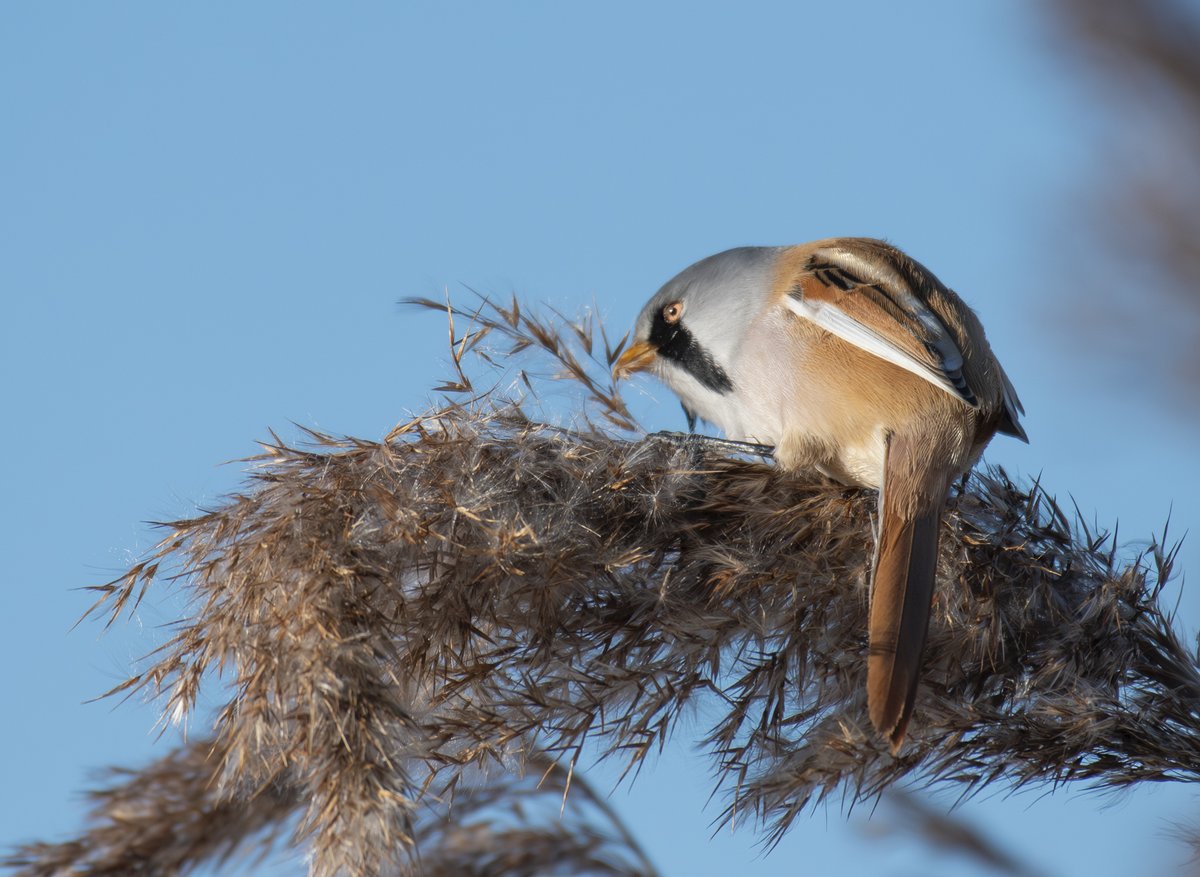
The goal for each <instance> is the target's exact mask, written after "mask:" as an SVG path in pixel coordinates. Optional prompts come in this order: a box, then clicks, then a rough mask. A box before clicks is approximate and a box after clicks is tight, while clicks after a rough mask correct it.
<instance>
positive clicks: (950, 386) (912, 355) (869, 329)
mask: <svg viewBox="0 0 1200 877" xmlns="http://www.w3.org/2000/svg"><path fill="white" fill-rule="evenodd" d="M879 249H880V251H881V252H880V253H876V252H874V251H872V250H870V249H865V248H863V247H856V246H854V245H852V244H847V245H836V244H831V245H827V246H823V247H821V248H819V249H817V250H814V251H813V253H812V254H811V256H809V258H808V260H807V262H806V263H805V266H804V270H803V272H801V273H800V274H799V276H798V278H797V282H796V283H795V285H794V286H793V287H792V288H791V289H790V290H789V291H788V294H787V295H786V296H785V297H784V301H785V303H786V304H787V306H788V308H789V309H791V310H792V311H793V312H794V313H796V314H798V315H799V316H801V317H803V318H804V319H806V320H811V321H812V322H814V323H816V324H817V325H818V326H820V327H821V328H822V329H824V330H825V331H827V332H829V333H831V334H833V335H836V336H838V337H839V338H841V339H842V340H843V341H848V342H849V343H851V344H853V345H855V346H856V347H859V348H861V349H862V350H865V351H866V352H868V353H871V354H873V355H875V356H878V357H879V358H881V359H886V360H887V361H888V362H890V363H892V364H893V365H897V366H899V367H900V368H902V369H905V370H906V371H910V372H912V373H913V374H915V375H917V376H918V377H920V378H924V379H925V380H927V381H929V382H930V383H931V384H933V385H934V386H936V387H940V388H941V389H943V390H945V391H946V392H947V393H950V394H951V395H953V396H955V397H956V398H958V399H961V400H962V401H963V402H965V403H967V404H968V405H970V406H971V407H972V408H975V407H978V405H979V401H978V399H977V398H976V396H975V393H974V391H973V390H972V389H971V387H970V386H969V385H968V384H967V381H966V379H965V378H964V377H963V373H962V367H963V356H962V351H961V350H959V348H958V345H957V344H956V343H955V341H954V338H953V337H952V336H951V335H950V333H949V332H948V331H947V329H946V326H945V325H944V324H943V323H942V321H941V320H940V319H939V318H938V316H937V314H935V313H934V312H933V310H932V309H931V308H930V307H929V305H928V304H926V302H925V301H924V299H923V297H922V296H921V295H919V294H918V292H917V291H916V290H915V289H914V288H913V283H912V282H911V281H910V280H909V279H908V278H907V277H906V276H905V274H906V273H907V272H902V271H901V270H899V267H898V266H894V265H892V264H890V263H889V261H888V260H887V259H886V258H884V257H883V256H885V255H886V253H887V252H888V250H884V249H883V246H882V245H881V246H880V247H879ZM888 249H889V250H890V248H888ZM912 267H913V268H915V269H919V266H917V265H916V263H912ZM922 279H925V278H922ZM928 280H929V281H931V282H932V283H934V284H936V283H937V281H936V279H934V278H932V277H930V278H928Z"/></svg>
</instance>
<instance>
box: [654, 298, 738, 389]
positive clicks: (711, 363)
mask: <svg viewBox="0 0 1200 877" xmlns="http://www.w3.org/2000/svg"><path fill="white" fill-rule="evenodd" d="M650 343H651V344H653V345H654V346H655V347H656V348H658V355H659V356H662V357H664V358H666V359H669V360H671V361H673V362H677V363H679V365H680V366H681V367H682V368H683V369H684V371H686V372H687V373H688V374H690V375H691V376H692V377H694V378H695V379H696V380H698V381H699V382H700V383H701V384H703V385H704V386H705V387H707V388H708V389H710V390H712V391H713V392H716V393H722V394H724V393H729V392H732V391H733V382H732V381H731V380H729V375H727V374H726V373H725V369H723V368H721V366H719V365H717V362H716V360H714V359H713V358H712V354H710V353H709V352H708V351H707V350H705V349H704V348H703V347H701V346H700V345H699V344H697V343H696V339H695V338H693V337H692V333H691V332H689V331H688V330H687V329H686V328H684V325H683V323H682V322H679V323H668V322H667V321H666V319H665V318H664V317H663V315H662V314H661V313H659V314H656V315H655V316H654V323H653V324H652V325H651V326H650Z"/></svg>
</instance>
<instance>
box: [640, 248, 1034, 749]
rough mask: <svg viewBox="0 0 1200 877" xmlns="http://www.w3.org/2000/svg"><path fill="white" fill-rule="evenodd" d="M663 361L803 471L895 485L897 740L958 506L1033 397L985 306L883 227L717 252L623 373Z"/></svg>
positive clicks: (876, 680)
mask: <svg viewBox="0 0 1200 877" xmlns="http://www.w3.org/2000/svg"><path fill="white" fill-rule="evenodd" d="M640 369H650V370H652V371H654V372H655V373H656V374H658V375H659V376H660V377H661V378H663V380H665V381H666V382H667V384H668V385H669V386H671V388H672V389H673V390H675V392H676V393H678V394H679V396H680V398H681V399H682V401H683V404H684V407H685V409H686V410H687V411H688V412H689V415H695V416H698V417H700V418H702V419H704V420H707V421H709V422H711V423H714V424H716V425H717V426H720V427H721V428H722V429H724V430H725V432H726V434H727V435H728V436H729V438H732V439H740V440H746V441H755V442H760V443H764V444H771V445H774V446H775V457H776V460H777V461H778V463H779V464H780V465H782V466H784V467H787V468H794V469H818V470H820V471H823V472H825V473H827V474H828V475H830V476H831V477H833V478H836V479H838V480H840V481H843V482H845V483H848V484H856V485H861V486H864V487H871V488H876V489H878V490H879V491H880V502H879V538H878V544H877V546H876V558H875V564H874V574H873V577H872V586H871V611H870V622H869V632H868V639H869V656H868V662H867V702H868V712H869V714H870V718H871V722H872V723H873V724H874V726H875V727H876V729H877V730H878V731H879V732H880V733H881V734H882V735H883V736H885V737H887V738H888V740H889V741H890V743H891V745H892V747H893V749H896V748H898V747H899V746H900V744H901V743H902V742H903V740H904V736H905V733H906V730H907V727H908V721H909V718H910V716H911V713H912V708H913V702H914V698H915V695H916V690H917V680H918V677H919V670H920V661H921V653H922V650H923V648H924V643H925V636H926V629H927V626H928V620H929V610H930V603H931V600H932V597H933V593H934V580H935V573H936V562H937V543H938V531H939V529H940V517H941V510H942V506H943V504H944V502H945V498H946V494H947V491H948V489H949V485H950V483H951V481H952V480H953V479H955V478H956V477H958V476H960V475H961V474H962V473H964V472H965V471H967V470H968V469H969V468H970V467H971V466H972V465H974V463H975V461H976V460H977V459H978V458H979V455H980V454H981V453H982V451H983V448H984V446H985V445H986V444H987V443H988V441H989V440H990V439H991V437H992V436H993V435H994V434H995V433H996V432H997V431H1003V432H1006V433H1009V434H1011V435H1015V436H1017V437H1019V438H1022V439H1024V438H1025V435H1024V432H1023V430H1022V429H1021V427H1020V426H1019V424H1018V417H1019V414H1020V411H1021V407H1020V402H1019V401H1018V400H1017V397H1016V394H1015V392H1014V391H1013V389H1012V386H1011V384H1010V383H1009V381H1008V378H1007V376H1006V375H1005V374H1004V371H1003V369H1002V368H1001V367H1000V364H999V362H997V360H996V358H995V356H994V355H993V354H992V351H991V348H990V347H989V345H988V342H987V338H986V336H985V334H984V331H983V327H982V326H981V325H980V323H979V320H978V318H977V317H976V316H975V314H974V313H973V312H972V311H971V310H970V308H968V307H967V306H966V304H964V303H963V301H962V300H961V299H960V298H959V297H958V296H957V295H955V294H954V293H953V292H952V291H950V290H949V289H947V288H946V287H945V286H943V285H942V284H941V282H940V281H938V280H937V278H936V277H934V276H933V274H932V273H930V272H929V271H928V270H927V269H925V268H924V267H923V266H922V265H920V264H919V263H917V262H915V261H914V260H912V259H910V258H909V257H908V256H906V255H905V254H904V253H902V252H901V251H900V250H898V249H896V248H895V247H893V246H891V245H889V244H886V243H884V242H882V241H877V240H873V239H869V238H833V239H829V240H823V241H816V242H813V243H809V244H803V245H800V246H795V247H778V248H742V249H739V250H730V251H727V252H725V253H721V254H718V255H716V256H712V257H710V258H708V259H705V260H703V261H701V262H699V263H697V264H696V265H693V266H692V267H690V268H688V269H686V270H685V271H684V272H682V273H681V274H680V275H678V276H677V277H676V278H674V279H673V280H671V281H670V282H668V283H667V284H666V285H665V286H664V287H663V288H662V289H661V290H660V291H659V292H658V293H657V294H656V295H655V296H654V297H653V298H652V299H651V301H650V302H649V303H648V304H647V306H646V308H645V309H644V310H643V312H642V315H641V316H640V317H639V320H638V325H637V328H636V329H635V332H634V343H633V344H632V345H631V347H630V349H629V350H628V351H627V352H626V353H625V355H624V356H623V357H622V358H621V360H620V361H619V362H618V364H617V371H618V373H627V372H630V371H636V370H640Z"/></svg>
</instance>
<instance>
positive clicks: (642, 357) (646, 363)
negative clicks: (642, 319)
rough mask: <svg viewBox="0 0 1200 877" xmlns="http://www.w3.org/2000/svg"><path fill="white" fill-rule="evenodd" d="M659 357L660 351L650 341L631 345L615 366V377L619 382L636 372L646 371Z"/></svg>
mask: <svg viewBox="0 0 1200 877" xmlns="http://www.w3.org/2000/svg"><path fill="white" fill-rule="evenodd" d="M656 356H658V350H657V349H656V348H655V347H654V345H653V344H651V343H650V342H649V341H638V342H636V343H635V344H631V345H630V346H629V349H628V350H626V351H625V352H624V353H622V354H621V358H620V359H618V360H617V364H616V365H614V366H613V377H614V378H616V379H617V380H618V381H619V380H621V379H622V378H627V377H629V376H630V375H631V374H633V373H634V372H640V371H645V370H646V369H648V368H650V364H651V363H652V362H654V357H656Z"/></svg>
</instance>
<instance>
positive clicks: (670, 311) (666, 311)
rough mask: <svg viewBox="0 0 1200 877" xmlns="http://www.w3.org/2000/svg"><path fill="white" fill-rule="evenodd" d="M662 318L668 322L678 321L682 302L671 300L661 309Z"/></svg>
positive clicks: (681, 310) (681, 311)
mask: <svg viewBox="0 0 1200 877" xmlns="http://www.w3.org/2000/svg"><path fill="white" fill-rule="evenodd" d="M662 315H663V319H664V320H666V321H667V322H668V323H678V322H679V318H680V317H682V316H683V302H681V301H673V302H671V303H670V304H669V305H667V306H666V307H665V308H663V309H662Z"/></svg>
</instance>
